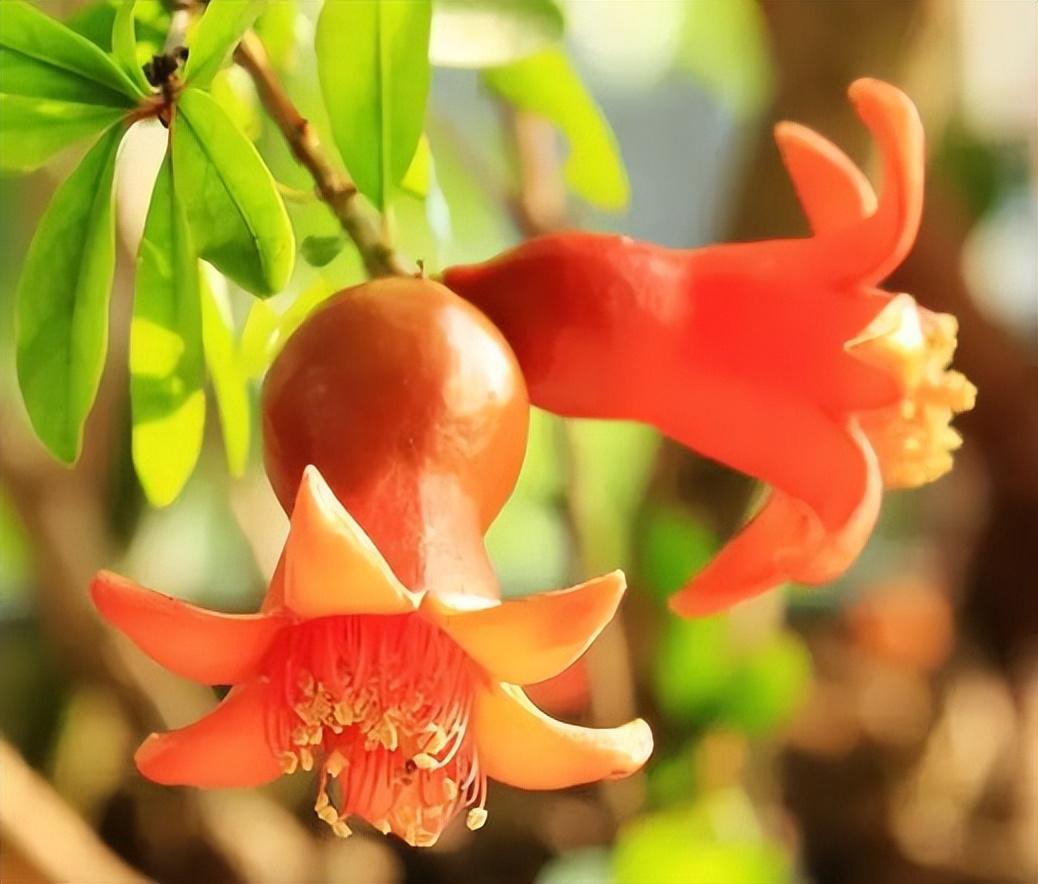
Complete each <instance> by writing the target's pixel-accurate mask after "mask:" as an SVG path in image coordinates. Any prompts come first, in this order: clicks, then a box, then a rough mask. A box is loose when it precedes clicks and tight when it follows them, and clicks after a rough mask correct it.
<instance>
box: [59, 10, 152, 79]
mask: <svg viewBox="0 0 1038 884" xmlns="http://www.w3.org/2000/svg"><path fill="white" fill-rule="evenodd" d="M120 9H122V2H121V0H101V2H100V3H93V4H90V5H88V6H84V7H82V8H81V9H79V10H77V11H76V12H75V13H74V14H73V15H71V16H69V17H68V18H67V19H65V26H66V27H68V28H70V29H71V30H73V31H75V32H76V33H77V34H79V35H80V36H83V37H86V38H87V39H88V40H89V41H90V42H91V43H93V44H95V45H96V46H97V47H99V48H100V49H103V50H104V51H105V52H111V51H112V33H113V31H114V29H115V16H116V13H117V12H118V11H119V10H120ZM133 17H134V25H135V27H134V31H135V32H136V38H137V64H138V66H139V65H140V64H142V63H143V62H144V61H147V60H148V59H149V58H150V57H151V56H152V55H155V54H156V53H157V52H161V51H162V47H163V44H164V43H165V41H166V34H167V33H168V32H169V10H168V9H166V6H165V4H164V3H163V2H162V0H136V5H135V7H134V11H133ZM149 88H150V87H149Z"/></svg>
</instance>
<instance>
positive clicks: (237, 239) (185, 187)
mask: <svg viewBox="0 0 1038 884" xmlns="http://www.w3.org/2000/svg"><path fill="white" fill-rule="evenodd" d="M172 128H173V164H174V166H175V170H176V178H177V182H178V183H177V186H178V188H179V191H180V194H181V199H182V200H183V202H184V205H185V208H186V210H187V216H188V221H189V222H190V226H191V233H192V236H193V238H194V241H195V245H196V246H197V248H198V252H199V254H200V255H201V256H202V257H203V258H205V259H206V260H207V261H209V262H210V263H212V264H213V265H214V266H216V268H217V269H218V270H220V272H221V273H224V274H226V275H227V276H229V277H230V278H231V279H233V280H234V281H235V282H237V283H238V284H239V285H241V286H242V287H243V288H246V289H248V290H249V291H250V292H252V293H253V294H256V295H260V296H266V295H271V294H274V293H275V292H277V291H279V290H281V289H282V288H284V286H285V284H286V283H287V282H288V278H289V276H291V274H292V264H293V262H294V260H295V238H294V235H293V233H292V225H291V223H290V222H289V220H288V213H287V212H286V211H285V204H284V202H283V201H282V199H281V195H280V194H279V193H278V191H277V185H276V184H275V182H274V178H273V176H272V175H271V174H270V170H269V169H268V168H267V167H266V165H265V164H264V162H263V160H262V159H261V158H260V155H259V153H257V151H256V148H255V147H253V146H252V143H251V142H250V141H249V140H248V139H247V138H246V137H245V136H244V135H243V134H242V133H241V131H240V130H239V129H238V128H237V127H235V125H234V123H232V122H231V120H230V118H229V117H228V116H227V114H226V113H225V112H224V111H223V110H222V109H221V108H220V107H219V105H217V103H216V102H215V101H214V100H213V99H212V97H211V96H209V95H208V94H207V93H205V92H202V91H201V90H199V89H187V90H185V91H184V92H183V93H182V94H181V96H180V101H179V103H178V112H177V115H176V117H175V118H174V120H173V126H172Z"/></svg>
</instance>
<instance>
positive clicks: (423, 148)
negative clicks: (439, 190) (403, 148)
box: [400, 134, 432, 199]
mask: <svg viewBox="0 0 1038 884" xmlns="http://www.w3.org/2000/svg"><path fill="white" fill-rule="evenodd" d="M431 168H432V150H431V149H430V148H429V139H428V138H427V137H426V136H425V135H424V134H423V135H422V137H421V138H419V139H418V147H417V148H416V149H415V152H414V158H413V159H412V160H411V165H410V166H408V167H407V172H406V173H404V178H403V180H402V181H401V182H400V187H401V188H403V189H404V190H406V191H407V192H408V193H410V194H412V195H413V196H416V197H418V198H419V199H425V198H426V197H427V196H428V195H429V170H430V169H431Z"/></svg>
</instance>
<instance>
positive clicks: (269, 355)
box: [238, 301, 281, 378]
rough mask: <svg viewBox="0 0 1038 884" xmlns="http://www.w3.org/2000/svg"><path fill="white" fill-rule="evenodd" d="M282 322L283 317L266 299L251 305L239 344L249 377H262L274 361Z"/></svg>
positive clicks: (243, 364)
mask: <svg viewBox="0 0 1038 884" xmlns="http://www.w3.org/2000/svg"><path fill="white" fill-rule="evenodd" d="M280 324H281V317H280V316H279V315H278V313H277V311H276V310H275V309H274V308H273V307H271V306H270V304H269V303H267V302H266V301H253V302H252V304H250V305H249V315H248V316H246V317H245V327H244V328H243V329H242V332H241V343H240V344H239V345H238V353H239V356H240V358H241V366H242V371H243V372H245V375H246V376H247V377H250V378H258V377H261V376H262V375H263V373H264V372H265V371H266V370H267V369H268V368H269V367H270V363H271V362H273V361H274V354H275V353H276V344H277V339H278V327H279V325H280Z"/></svg>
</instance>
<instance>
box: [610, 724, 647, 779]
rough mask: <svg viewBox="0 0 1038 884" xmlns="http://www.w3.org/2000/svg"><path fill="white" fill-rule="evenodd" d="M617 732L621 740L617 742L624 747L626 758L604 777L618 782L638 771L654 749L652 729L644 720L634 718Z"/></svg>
mask: <svg viewBox="0 0 1038 884" xmlns="http://www.w3.org/2000/svg"><path fill="white" fill-rule="evenodd" d="M618 730H619V731H621V732H622V738H621V739H619V740H618V741H617V742H618V743H619V744H620V745H623V746H624V748H625V749H626V754H627V757H626V758H624V759H622V763H621V764H619V765H618V766H617V767H616V768H615V769H614V770H613V771H612V772H611V773H610V774H609V775H608V776H607V777H606V779H609V780H618V779H621V778H623V777H627V776H630V775H631V774H633V773H635V772H637V771H638V770H640V769H641V768H642V767H643V766H644V765H645V762H647V761H648V760H649V758H650V757H651V756H652V750H653V748H654V742H653V738H652V729H651V728H650V727H649V723H648V722H647V721H645V719H643V718H636V719H634V720H633V721H629V722H628V723H627V724H625V725H623V726H622V727H620V728H618Z"/></svg>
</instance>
